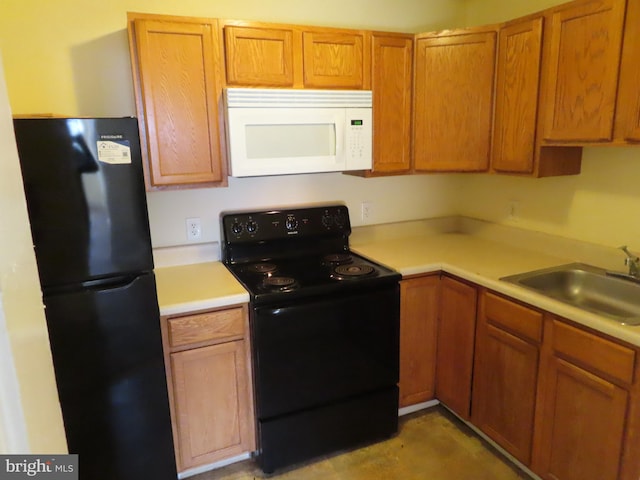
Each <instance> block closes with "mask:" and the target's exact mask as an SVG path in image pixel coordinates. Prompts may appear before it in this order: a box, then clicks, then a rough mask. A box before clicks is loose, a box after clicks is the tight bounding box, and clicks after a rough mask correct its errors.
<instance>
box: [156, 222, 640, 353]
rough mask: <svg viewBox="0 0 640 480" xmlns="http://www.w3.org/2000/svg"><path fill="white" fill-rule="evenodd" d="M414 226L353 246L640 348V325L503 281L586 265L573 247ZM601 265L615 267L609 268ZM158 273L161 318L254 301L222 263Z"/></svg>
mask: <svg viewBox="0 0 640 480" xmlns="http://www.w3.org/2000/svg"><path fill="white" fill-rule="evenodd" d="M412 228H413V226H411V228H408V229H407V234H406V235H400V236H398V235H393V236H390V237H389V236H386V235H377V234H374V235H353V236H352V241H351V248H352V249H353V250H354V251H356V252H358V253H360V254H362V255H365V256H367V257H370V258H371V259H373V260H375V261H377V262H380V263H383V264H385V265H387V266H389V267H391V268H394V269H396V270H398V271H399V272H400V273H402V275H403V276H404V277H407V276H410V275H418V274H422V273H428V272H437V271H441V270H442V271H444V272H447V273H450V274H453V275H456V276H458V277H461V278H463V279H466V280H469V281H470V282H473V283H476V284H478V285H481V286H483V287H486V288H489V289H491V290H494V291H496V292H499V293H503V294H505V295H507V296H510V297H512V298H514V299H517V300H520V301H522V302H525V303H527V304H529V305H532V306H534V307H537V308H540V309H542V310H545V311H548V312H551V313H554V314H556V315H559V316H561V317H564V318H566V319H569V320H573V321H575V322H576V323H579V324H582V325H584V326H586V327H590V328H593V329H594V330H597V331H600V332H602V333H605V334H608V335H611V336H612V337H615V338H618V339H620V340H623V341H626V342H628V343H630V344H632V345H636V346H640V326H637V327H634V326H626V325H621V324H620V323H618V322H616V321H615V320H611V319H608V318H606V317H602V316H600V315H596V314H593V313H590V312H586V311H584V310H581V309H578V308H575V307H572V306H570V305H566V304H564V303H561V302H558V301H556V300H553V299H551V298H548V297H545V296H543V295H540V294H537V293H535V292H532V291H530V290H527V289H525V288H522V287H519V286H517V285H514V284H511V283H507V282H504V281H501V280H500V278H502V277H505V276H508V275H515V274H518V273H523V272H528V271H531V270H537V269H540V268H547V267H552V266H556V265H562V264H566V263H572V262H575V261H585V259H584V258H575V257H571V254H572V253H573V252H574V246H573V245H571V248H569V249H567V248H564V247H563V245H561V244H554V245H549V247H548V248H547V247H546V243H543V244H542V245H543V246H544V248H539V247H540V244H538V248H535V249H533V248H529V247H530V245H526V244H527V241H524V239H525V238H529V237H530V236H535V234H534V233H531V234H529V233H525V234H524V235H525V237H522V235H523V234H522V232H520V233H519V234H516V235H515V237H514V239H515V241H513V242H511V243H509V242H505V241H496V240H495V239H487V238H485V237H483V235H482V232H479V233H478V232H476V233H477V234H474V232H471V233H434V232H432V231H429V232H427V233H425V232H423V231H422V230H423V227H422V226H421V225H419V226H418V228H417V229H416V230H415V231H413V230H412ZM416 232H417V233H416ZM500 233H504V232H503V231H501V232H500ZM518 235H520V237H518ZM545 241H546V239H545ZM520 245H525V246H526V247H527V248H524V247H522V246H520ZM578 248H579V247H578ZM568 252H570V253H568ZM616 255H617V254H616ZM588 258H593V257H591V256H589V257H588ZM615 258H616V261H617V257H615ZM585 263H592V264H596V265H597V264H598V263H596V262H589V261H585ZM602 266H605V267H609V268H611V267H610V266H609V265H602ZM155 272H156V279H157V286H158V300H159V304H160V313H161V314H162V315H180V314H184V313H189V312H194V311H198V310H205V309H210V308H220V307H225V306H231V305H237V304H241V303H247V302H249V294H248V293H247V292H246V291H245V290H244V288H243V287H242V286H241V285H240V283H239V282H238V281H237V280H236V279H235V278H234V277H233V275H231V273H229V271H228V270H227V269H226V268H225V266H224V265H223V264H222V263H220V262H207V263H198V264H193V265H184V266H176V267H164V268H157V269H156V271H155Z"/></svg>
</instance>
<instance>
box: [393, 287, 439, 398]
mask: <svg viewBox="0 0 640 480" xmlns="http://www.w3.org/2000/svg"><path fill="white" fill-rule="evenodd" d="M439 283H440V282H439V277H438V275H429V276H425V277H416V278H411V279H407V280H402V281H401V282H400V406H401V407H406V406H408V405H412V404H415V403H420V402H424V401H427V400H431V399H433V398H434V394H435V372H436V338H437V316H438V291H439Z"/></svg>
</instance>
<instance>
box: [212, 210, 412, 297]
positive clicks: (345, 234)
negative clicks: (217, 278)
mask: <svg viewBox="0 0 640 480" xmlns="http://www.w3.org/2000/svg"><path fill="white" fill-rule="evenodd" d="M221 231H222V260H223V262H224V264H225V265H226V266H227V268H228V269H229V270H230V271H231V272H232V273H233V274H234V275H235V276H236V278H238V280H239V281H240V282H241V283H242V284H243V285H244V287H245V288H246V289H247V290H248V291H249V293H250V295H251V299H252V301H253V302H254V303H255V302H263V301H265V302H266V301H271V300H273V301H275V300H281V299H284V298H287V299H293V298H298V297H303V296H311V295H321V294H329V293H334V292H340V291H347V290H353V289H357V288H362V287H365V286H366V287H371V286H374V285H378V284H385V285H386V284H388V283H389V282H398V281H399V280H400V274H399V273H397V272H396V271H394V270H392V269H389V268H387V267H385V266H384V265H380V264H378V263H376V262H373V261H372V260H369V259H367V258H365V257H362V256H361V255H358V254H356V253H353V252H351V251H350V249H349V235H350V234H351V224H350V220H349V211H348V209H347V207H346V206H344V205H322V206H313V207H303V208H287V209H274V210H265V211H259V212H228V213H223V214H222V215H221Z"/></svg>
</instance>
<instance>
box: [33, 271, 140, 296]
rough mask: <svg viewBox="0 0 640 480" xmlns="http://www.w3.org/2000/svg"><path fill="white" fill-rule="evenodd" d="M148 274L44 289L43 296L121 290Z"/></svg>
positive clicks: (133, 274)
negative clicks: (86, 291)
mask: <svg viewBox="0 0 640 480" xmlns="http://www.w3.org/2000/svg"><path fill="white" fill-rule="evenodd" d="M144 273H146V272H140V273H132V274H130V275H121V276H117V277H108V278H101V279H98V280H90V281H88V282H83V283H80V284H72V285H61V286H57V287H44V288H43V290H42V293H43V295H45V296H49V295H59V294H65V293H69V292H73V291H76V290H79V289H82V290H116V289H120V288H128V287H129V286H131V285H132V284H133V283H135V281H136V280H137V279H138V278H140V276H141V275H143V274H144Z"/></svg>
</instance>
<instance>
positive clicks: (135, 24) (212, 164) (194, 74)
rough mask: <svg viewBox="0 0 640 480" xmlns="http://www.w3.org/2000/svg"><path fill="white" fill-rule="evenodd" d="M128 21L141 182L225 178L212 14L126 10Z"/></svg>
mask: <svg viewBox="0 0 640 480" xmlns="http://www.w3.org/2000/svg"><path fill="white" fill-rule="evenodd" d="M133 15H135V14H133ZM129 26H130V40H131V50H132V52H131V54H132V55H131V56H132V60H133V63H134V64H133V70H134V78H135V84H136V103H137V109H138V117H139V122H140V126H141V130H142V132H141V133H142V135H141V137H143V138H142V144H143V147H146V148H145V152H144V154H146V157H147V161H146V162H145V163H146V167H147V168H146V170H145V178H146V181H147V188H149V189H154V188H158V187H167V186H176V185H224V184H226V168H225V165H226V161H224V157H223V152H222V148H221V143H220V138H221V136H220V129H219V118H218V98H219V95H220V91H221V90H220V88H221V87H220V82H219V72H218V71H217V63H218V60H219V53H218V52H219V43H218V41H217V25H216V23H215V21H213V22H200V21H195V20H194V21H189V20H186V19H179V20H178V19H176V18H175V17H161V16H158V17H154V16H144V18H135V16H134V17H133V18H132V17H131V16H130V23H129Z"/></svg>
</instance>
